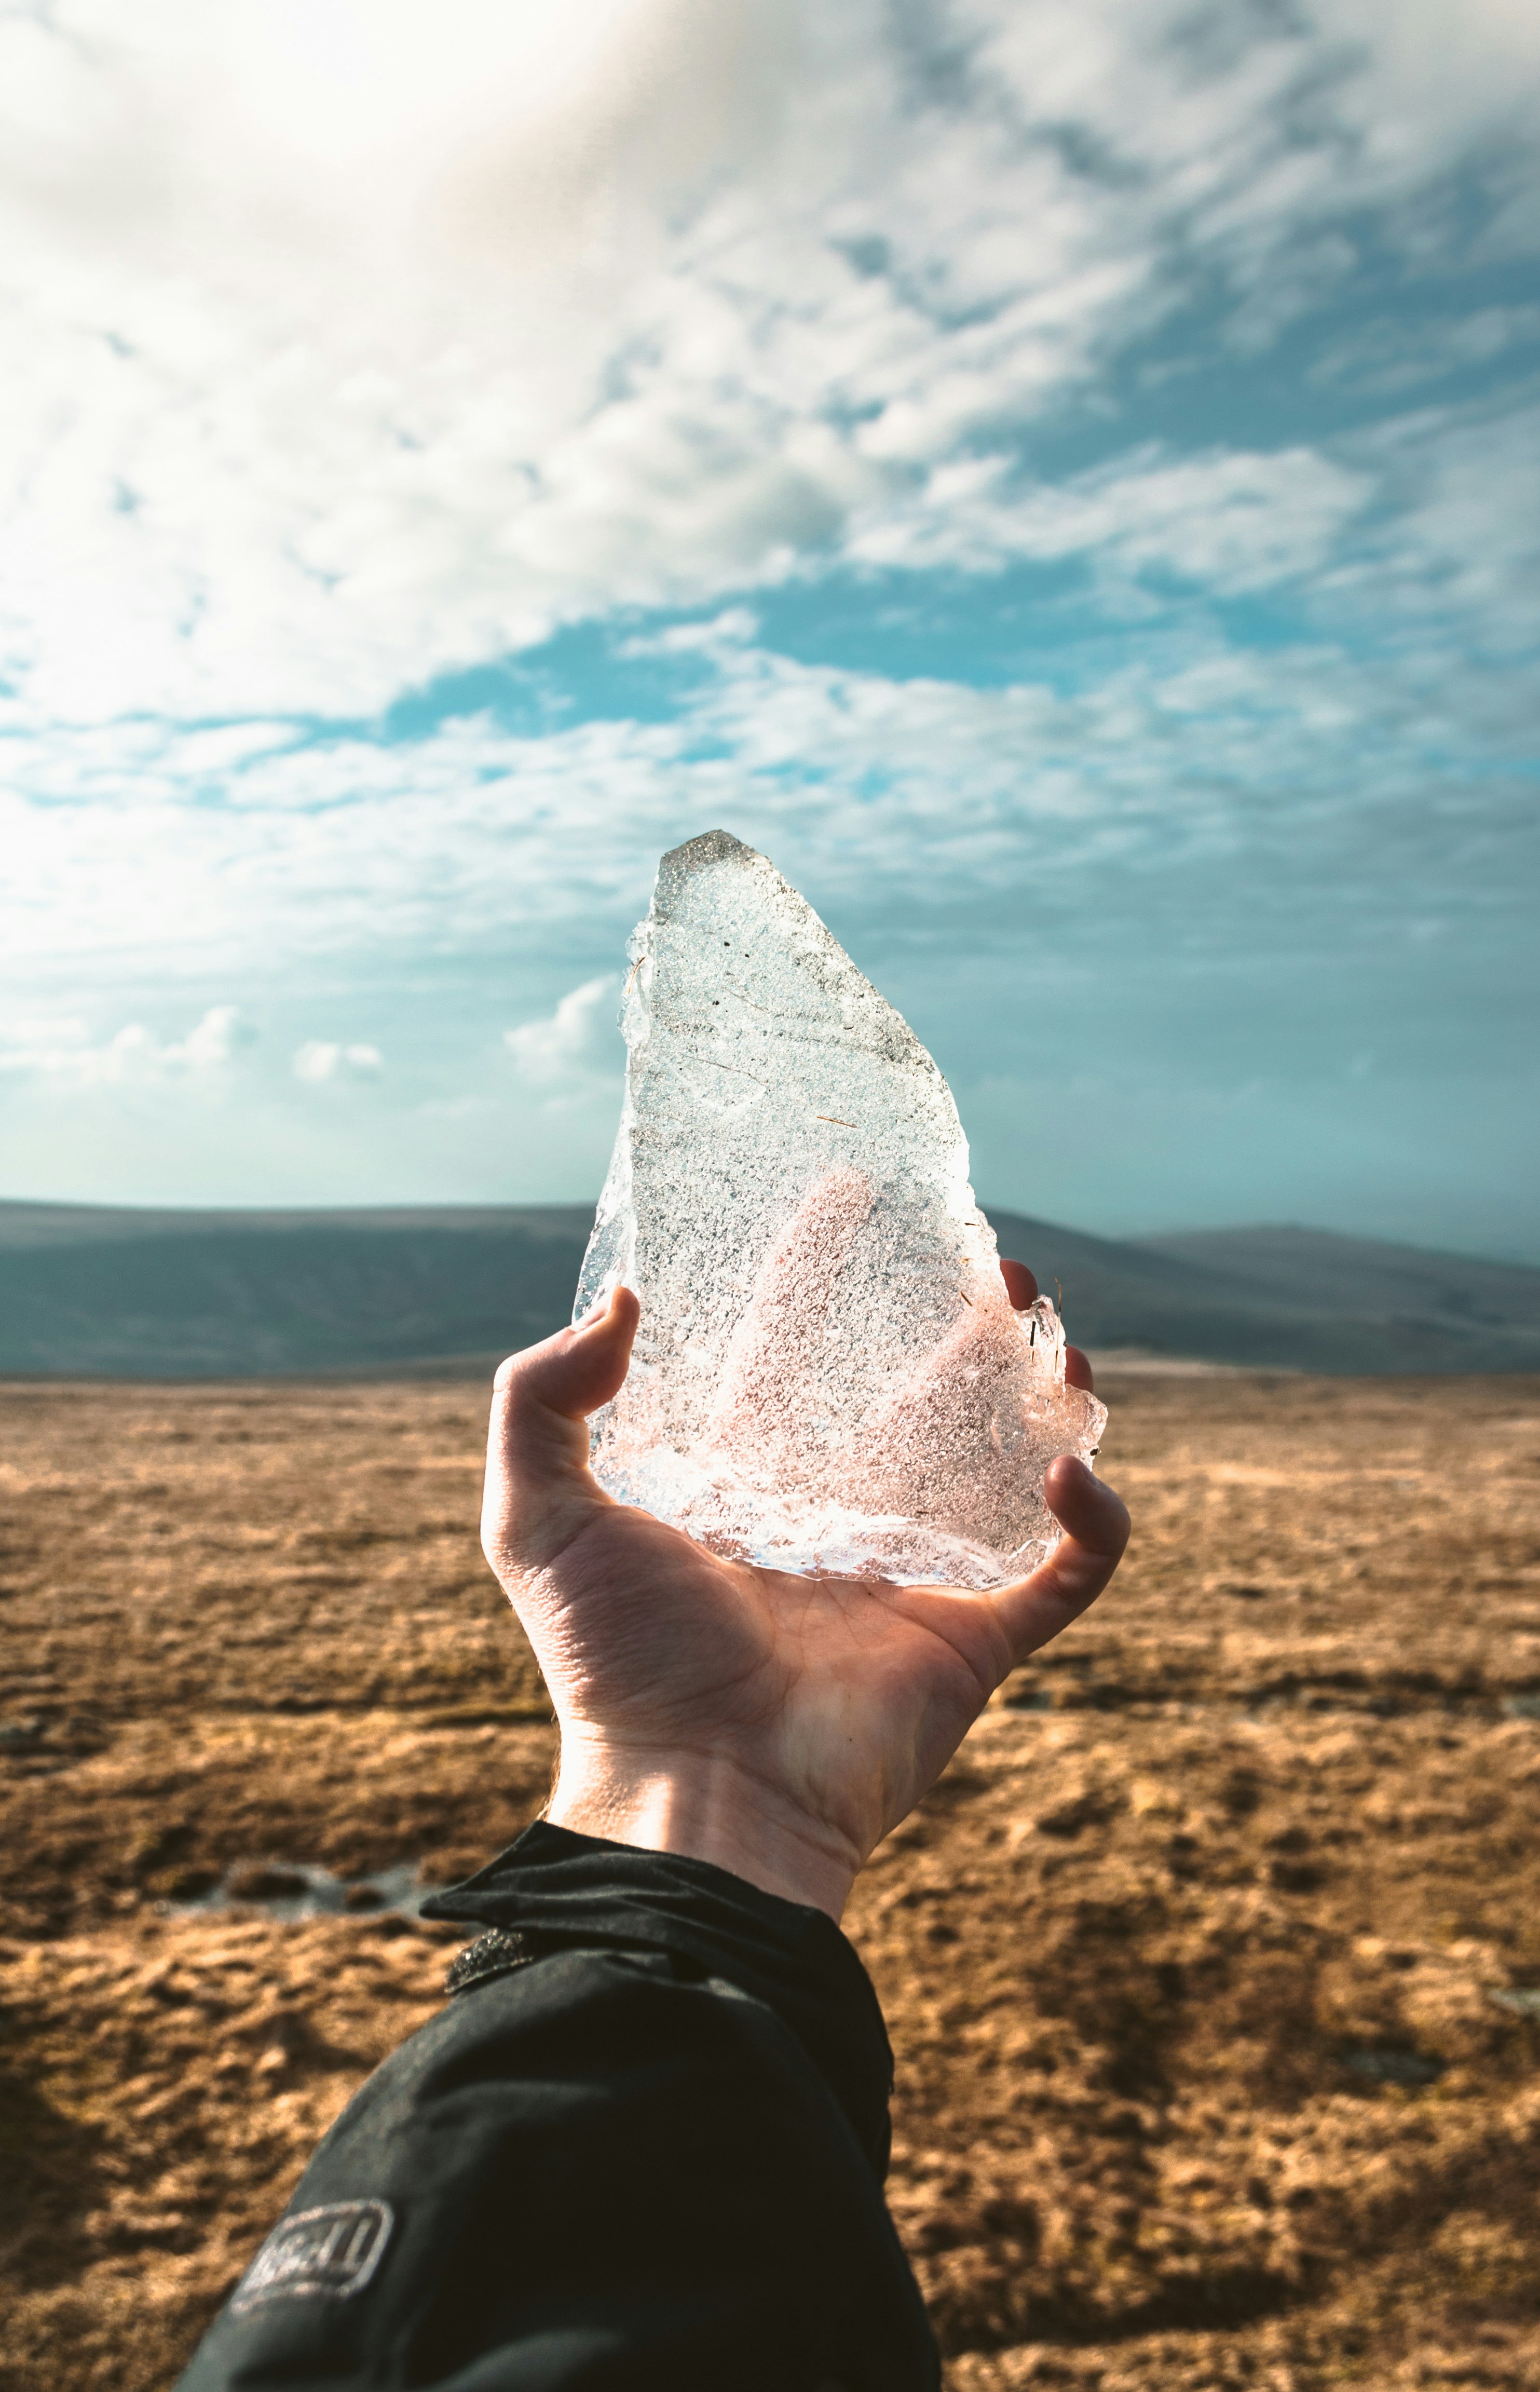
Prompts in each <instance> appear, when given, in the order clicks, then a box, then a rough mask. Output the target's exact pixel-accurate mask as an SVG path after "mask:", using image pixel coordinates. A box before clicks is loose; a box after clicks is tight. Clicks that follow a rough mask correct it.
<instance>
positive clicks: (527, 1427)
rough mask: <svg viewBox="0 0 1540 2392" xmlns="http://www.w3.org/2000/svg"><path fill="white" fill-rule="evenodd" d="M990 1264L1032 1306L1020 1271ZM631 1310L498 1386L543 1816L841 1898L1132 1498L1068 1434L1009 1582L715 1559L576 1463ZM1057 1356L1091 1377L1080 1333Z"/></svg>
mask: <svg viewBox="0 0 1540 2392" xmlns="http://www.w3.org/2000/svg"><path fill="white" fill-rule="evenodd" d="M1002 1269H1003V1274H1004V1277H1005V1281H1006V1286H1007V1289H1008V1291H1009V1293H1010V1296H1011V1301H1012V1303H1013V1304H1014V1305H1015V1306H1016V1308H1017V1309H1018V1310H1024V1309H1025V1308H1026V1306H1028V1305H1029V1304H1030V1303H1031V1302H1032V1300H1033V1298H1034V1297H1035V1296H1036V1293H1037V1289H1036V1284H1035V1282H1034V1281H1033V1280H1032V1278H1031V1274H1030V1273H1029V1271H1027V1270H1026V1269H1025V1267H1023V1266H1022V1265H1020V1264H1012V1263H1005V1264H1003V1265H1002ZM639 1310H640V1307H639V1306H638V1303H637V1299H636V1297H635V1296H634V1295H633V1294H632V1293H630V1291H629V1290H628V1289H626V1288H617V1289H616V1290H615V1293H613V1295H612V1296H611V1298H610V1301H609V1304H608V1306H607V1307H606V1308H605V1310H604V1311H603V1312H602V1314H595V1315H593V1316H590V1318H589V1319H588V1320H587V1321H586V1322H585V1323H584V1324H583V1326H582V1327H581V1328H579V1329H563V1330H562V1331H561V1332H559V1333H558V1334H557V1335H556V1336H554V1337H550V1338H547V1340H546V1341H545V1343H544V1344H543V1345H535V1346H531V1347H530V1348H529V1349H528V1350H527V1351H526V1352H524V1353H523V1354H515V1355H513V1356H512V1357H511V1358H510V1359H509V1360H508V1361H507V1362H505V1363H504V1364H503V1366H502V1368H501V1369H500V1370H499V1371H498V1376H497V1382H496V1385H495V1390H494V1395H493V1403H492V1419H491V1426H490V1431H489V1436H488V1446H487V1468H486V1489H485V1504H484V1509H483V1515H482V1542H483V1546H484V1548H485V1553H486V1556H487V1559H488V1560H489V1561H490V1563H491V1565H492V1566H493V1568H494V1569H495V1570H496V1572H497V1574H498V1579H499V1580H500V1581H501V1583H502V1586H503V1588H504V1590H505V1592H507V1594H508V1596H509V1599H510V1601H511V1603H512V1605H513V1607H514V1609H515V1611H516V1612H517V1613H518V1616H519V1618H520V1620H521V1622H522V1623H523V1626H524V1631H525V1633H526V1635H527V1636H528V1638H529V1641H530V1644H532V1645H533V1647H534V1649H535V1655H536V1657H537V1660H538V1662H539V1664H540V1667H541V1669H542V1670H543V1671H544V1673H545V1680H546V1684H547V1687H548V1688H549V1690H550V1697H551V1701H552V1703H553V1705H554V1706H555V1709H556V1716H557V1720H558V1722H559V1725H560V1728H561V1735H562V1751H561V1762H560V1769H559V1774H558V1777H557V1783H556V1789H555V1792H554V1793H553V1795H552V1797H551V1800H550V1806H549V1808H548V1811H547V1816H548V1817H549V1818H550V1820H551V1821H552V1822H553V1823H555V1824H556V1825H558V1826H567V1827H573V1828H576V1829H577V1830H579V1831H581V1832H583V1833H586V1834H590V1835H596V1836H604V1837H608V1838H610V1839H612V1840H614V1841H615V1842H619V1843H631V1844H641V1845H645V1846H648V1847H650V1848H652V1849H654V1850H658V1851H666V1852H687V1853H691V1854H692V1855H694V1856H695V1857H696V1858H698V1859H702V1860H708V1861H714V1862H716V1863H717V1864H718V1865H719V1866H721V1867H723V1868H728V1869H731V1870H733V1871H735V1872H736V1874H737V1875H738V1876H740V1877H744V1878H748V1879H749V1880H750V1881H751V1882H752V1883H754V1884H756V1885H758V1886H761V1887H763V1888H764V1889H765V1890H766V1891H769V1892H771V1893H778V1894H782V1895H784V1896H785V1897H786V1898H787V1899H788V1900H790V1901H794V1902H804V1903H811V1904H816V1905H817V1906H818V1907H819V1908H821V1909H822V1910H826V1911H827V1912H828V1913H829V1915H830V1916H831V1917H835V1918H837V1917H839V1915H840V1913H841V1910H842V1909H843V1907H844V1904H845V1900H846V1897H847V1895H848V1892H849V1890H850V1886H851V1884H852V1883H853V1881H854V1879H855V1877H856V1873H857V1871H858V1870H859V1869H860V1868H861V1865H862V1864H863V1862H864V1861H865V1860H866V1858H867V1857H868V1855H869V1854H870V1853H871V1852H872V1851H873V1850H874V1847H875V1846H876V1845H877V1844H878V1843H880V1841H881V1840H882V1839H883V1837H884V1836H886V1834H887V1833H888V1831H889V1830H890V1829H891V1828H893V1827H895V1826H897V1825H898V1824H899V1820H900V1819H902V1818H904V1817H905V1816H906V1815H907V1814H908V1813H909V1812H910V1811H911V1810H912V1808H913V1806H914V1804H915V1803H916V1802H917V1801H918V1800H920V1798H921V1796H922V1795H923V1794H924V1793H925V1790H926V1788H927V1787H929V1786H931V1785H932V1784H933V1783H934V1781H935V1779H936V1778H937V1777H938V1775H939V1774H940V1773H941V1771H942V1769H943V1768H944V1767H945V1766H946V1763H947V1762H948V1761H949V1760H950V1759H951V1755H952V1754H953V1752H955V1750H956V1749H957V1747H958V1746H959V1744H961V1742H962V1740H963V1738H964V1735H966V1733H967V1731H968V1729H969V1728H970V1727H971V1725H972V1724H973V1722H974V1721H975V1719H977V1715H978V1713H979V1712H980V1710H982V1709H983V1707H984V1705H985V1703H986V1702H987V1701H988V1700H989V1697H990V1695H991V1694H992V1693H993V1691H994V1689H995V1687H996V1686H997V1685H999V1684H1000V1683H1001V1682H1002V1681H1003V1679H1004V1678H1005V1677H1006V1676H1007V1675H1008V1674H1009V1672H1010V1671H1011V1670H1013V1669H1014V1668H1015V1667H1016V1664H1017V1663H1018V1662H1019V1661H1022V1660H1025V1659H1026V1657H1027V1656H1028V1655H1029V1654H1030V1653H1034V1652H1036V1651H1037V1650H1038V1649H1039V1647H1040V1646H1042V1645H1043V1644H1047V1643H1049V1641H1050V1640H1051V1639H1052V1638H1053V1637H1055V1636H1056V1635H1057V1634H1058V1632H1059V1631H1060V1630H1061V1629H1062V1628H1065V1627H1068V1624H1069V1622H1070V1621H1071V1620H1072V1619H1076V1618H1079V1616H1080V1614H1081V1612H1082V1611H1084V1610H1085V1609H1086V1607H1087V1605H1089V1604H1091V1603H1092V1602H1094V1599H1095V1597H1096V1596H1097V1595H1098V1594H1099V1593H1100V1592H1101V1591H1102V1589H1103V1587H1104V1586H1105V1585H1106V1582H1107V1580H1108V1579H1109V1578H1110V1577H1111V1575H1112V1573H1113V1571H1114V1569H1115V1568H1116V1567H1117V1566H1118V1561H1119V1556H1120V1555H1121V1553H1122V1550H1123V1547H1124V1545H1125V1544H1126V1543H1127V1541H1128V1533H1129V1519H1128V1514H1127V1511H1126V1510H1125V1509H1124V1506H1123V1504H1122V1503H1121V1501H1119V1498H1118V1497H1117V1496H1116V1495H1115V1494H1114V1493H1113V1492H1112V1490H1111V1488H1108V1487H1106V1486H1104V1485H1103V1484H1102V1482H1101V1481H1100V1480H1099V1479H1097V1478H1096V1477H1095V1476H1094V1475H1093V1474H1092V1472H1091V1471H1089V1470H1088V1469H1087V1468H1086V1467H1085V1465H1084V1464H1083V1463H1082V1462H1078V1461H1075V1460H1073V1459H1071V1458H1070V1457H1069V1456H1068V1455H1065V1456H1061V1457H1060V1459H1059V1460H1058V1461H1057V1462H1054V1463H1053V1464H1052V1465H1051V1467H1050V1469H1049V1472H1048V1475H1047V1479H1046V1481H1045V1487H1044V1492H1045V1494H1046V1496H1047V1500H1048V1502H1049V1505H1050V1508H1051V1509H1052V1511H1053V1514H1054V1516H1055V1519H1056V1520H1057V1521H1058V1523H1059V1525H1060V1527H1061V1528H1062V1529H1063V1530H1064V1535H1063V1538H1062V1540H1061V1541H1060V1542H1059V1544H1058V1545H1057V1546H1056V1547H1055V1551H1054V1552H1053V1553H1052V1554H1051V1555H1050V1556H1049V1558H1048V1560H1047V1561H1045V1562H1044V1563H1043V1564H1042V1566H1041V1567H1040V1568H1038V1569H1036V1570H1034V1571H1033V1573H1032V1575H1031V1576H1030V1577H1029V1578H1027V1579H1020V1580H1018V1581H1017V1582H1016V1584H1015V1585H1012V1586H1005V1587H996V1588H990V1589H988V1590H986V1591H984V1592H973V1591H971V1590H966V1589H963V1588H958V1587H944V1586H896V1585H893V1584H891V1583H889V1582H888V1581H887V1580H885V1579H848V1578H813V1577H797V1576H794V1575H792V1574H791V1573H788V1572H785V1571H780V1570H770V1569H762V1568H759V1567H757V1566H755V1565H754V1564H751V1563H747V1562H735V1561H729V1560H725V1559H723V1558H722V1557H720V1556H719V1555H718V1554H716V1553H711V1552H709V1551H708V1550H707V1549H706V1548H705V1546H704V1545H699V1544H697V1543H695V1542H694V1540H692V1538H690V1537H687V1536H686V1535H684V1533H683V1532H682V1531H681V1530H679V1529H678V1528H673V1527H668V1526H666V1524H665V1523H664V1522H663V1521H660V1520H656V1519H654V1517H653V1516H652V1514H650V1513H647V1512H642V1511H639V1510H637V1509H635V1508H634V1507H632V1506H630V1505H628V1504H622V1503H617V1502H615V1500H614V1498H613V1497H611V1496H610V1495H607V1494H606V1493H605V1492H604V1490H603V1488H601V1487H600V1485H599V1484H598V1481H597V1480H596V1479H595V1478H594V1476H593V1475H592V1473H591V1471H590V1470H589V1433H588V1425H587V1419H588V1415H589V1413H590V1412H593V1411H596V1410H598V1409H599V1407H600V1406H601V1405H602V1404H606V1403H608V1402H609V1401H610V1400H611V1398H612V1397H614V1396H615V1393H616V1391H617V1389H618V1388H619V1386H620V1384H621V1382H622V1381H623V1379H624V1378H625V1375H626V1370H627V1366H628V1362H629V1359H630V1352H631V1344H632V1340H633V1338H634V1336H635V1334H636V1326H637V1319H638V1316H639ZM1066 1375H1067V1377H1068V1378H1069V1379H1070V1381H1071V1384H1075V1385H1083V1386H1089V1384H1090V1370H1089V1366H1088V1365H1087V1364H1086V1362H1085V1358H1084V1357H1083V1355H1081V1354H1079V1353H1077V1352H1076V1350H1075V1349H1074V1348H1070V1349H1069V1357H1068V1358H1067V1371H1066Z"/></svg>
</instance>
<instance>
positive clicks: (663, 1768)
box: [545, 1728, 861, 1923]
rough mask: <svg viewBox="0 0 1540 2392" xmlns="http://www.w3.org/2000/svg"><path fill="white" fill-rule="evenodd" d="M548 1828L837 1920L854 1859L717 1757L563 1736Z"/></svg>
mask: <svg viewBox="0 0 1540 2392" xmlns="http://www.w3.org/2000/svg"><path fill="white" fill-rule="evenodd" d="M545 1815H546V1817H547V1818H548V1819H549V1820H550V1824H551V1825H552V1826H556V1827H570V1828H572V1829H573V1830H574V1832H575V1833H576V1834H578V1835H585V1836H602V1837H603V1838H604V1839H606V1841H608V1842H610V1843H615V1844H636V1845H638V1846H640V1847H641V1848H642V1849H643V1850H645V1851H648V1852H679V1853H680V1854H681V1855H683V1856H684V1857H686V1858H688V1859H690V1860H698V1861H710V1862H711V1863H712V1864H713V1865H714V1866H715V1867H717V1868H724V1869H729V1870H731V1873H732V1875H733V1876H734V1877H741V1878H747V1880H748V1882H749V1883H750V1884H751V1885H757V1886H758V1887H759V1889H760V1891H762V1892H765V1893H774V1894H778V1895H780V1897H781V1898H782V1900H783V1901H785V1902H799V1903H805V1904H809V1906H810V1907H811V1908H813V1909H815V1910H822V1911H826V1912H827V1913H828V1916H829V1917H831V1918H833V1919H834V1920H835V1921H836V1923H837V1921H838V1919H839V1917H840V1914H841V1912H842V1911H843V1910H844V1907H845V1904H846V1900H847V1897H848V1894H849V1891H850V1888H851V1886H852V1884H853V1883H854V1882H855V1878H856V1872H857V1870H858V1869H859V1868H860V1866H861V1855H860V1853H859V1852H857V1851H856V1850H855V1848H854V1847H853V1845H851V1844H850V1843H849V1842H848V1839H846V1838H845V1837H843V1836H842V1835H841V1834H840V1833H839V1832H838V1831H837V1830H836V1829H835V1828H833V1827H831V1826H827V1825H826V1824H824V1823H823V1822H821V1821H819V1820H816V1819H814V1818H812V1817H810V1816H809V1814H808V1813H805V1812H803V1811H801V1810H800V1809H799V1808H798V1807H797V1806H796V1804H795V1803H793V1802H791V1801H790V1800H788V1799H787V1798H786V1797H785V1796H784V1795H783V1794H782V1793H780V1792H779V1790H778V1789H777V1788H776V1787H773V1786H771V1785H769V1784H767V1783H766V1782H765V1781H764V1780H763V1779H761V1778H758V1777H757V1776H756V1775H755V1774H754V1773H753V1772H752V1771H751V1770H749V1769H746V1768H745V1767H744V1764H743V1763H742V1762H741V1761H738V1760H736V1759H735V1758H734V1757H733V1756H731V1754H726V1753H693V1752H688V1753H679V1752H666V1751H657V1750H653V1749H650V1748H645V1747H636V1746H626V1745H617V1744H615V1743H614V1742H613V1741H611V1740H610V1739H608V1738H606V1737H602V1736H598V1735H592V1734H589V1733H588V1732H586V1731H585V1730H583V1729H582V1728H577V1729H572V1728H564V1729H563V1735H562V1758H561V1765H560V1768H559V1770H558V1773H557V1779H556V1787H555V1790H554V1792H553V1793H552V1795H551V1798H550V1802H549V1803H548V1804H547V1806H546V1812H545Z"/></svg>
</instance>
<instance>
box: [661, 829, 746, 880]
mask: <svg viewBox="0 0 1540 2392" xmlns="http://www.w3.org/2000/svg"><path fill="white" fill-rule="evenodd" d="M757 853H758V850H757V848H752V847H745V846H744V842H743V840H742V839H741V838H733V836H732V833H731V831H730V830H703V831H702V833H701V835H700V837H699V838H687V839H686V840H685V842H684V845H683V846H682V847H671V848H670V849H669V851H668V852H667V854H666V856H664V858H663V859H662V861H661V862H660V864H659V865H658V873H659V877H662V875H663V874H664V873H666V872H667V873H671V874H678V875H679V876H680V877H683V876H684V875H686V874H688V873H691V872H700V871H702V870H704V868H705V865H706V864H725V863H726V862H727V860H728V858H729V857H730V856H735V855H757Z"/></svg>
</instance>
